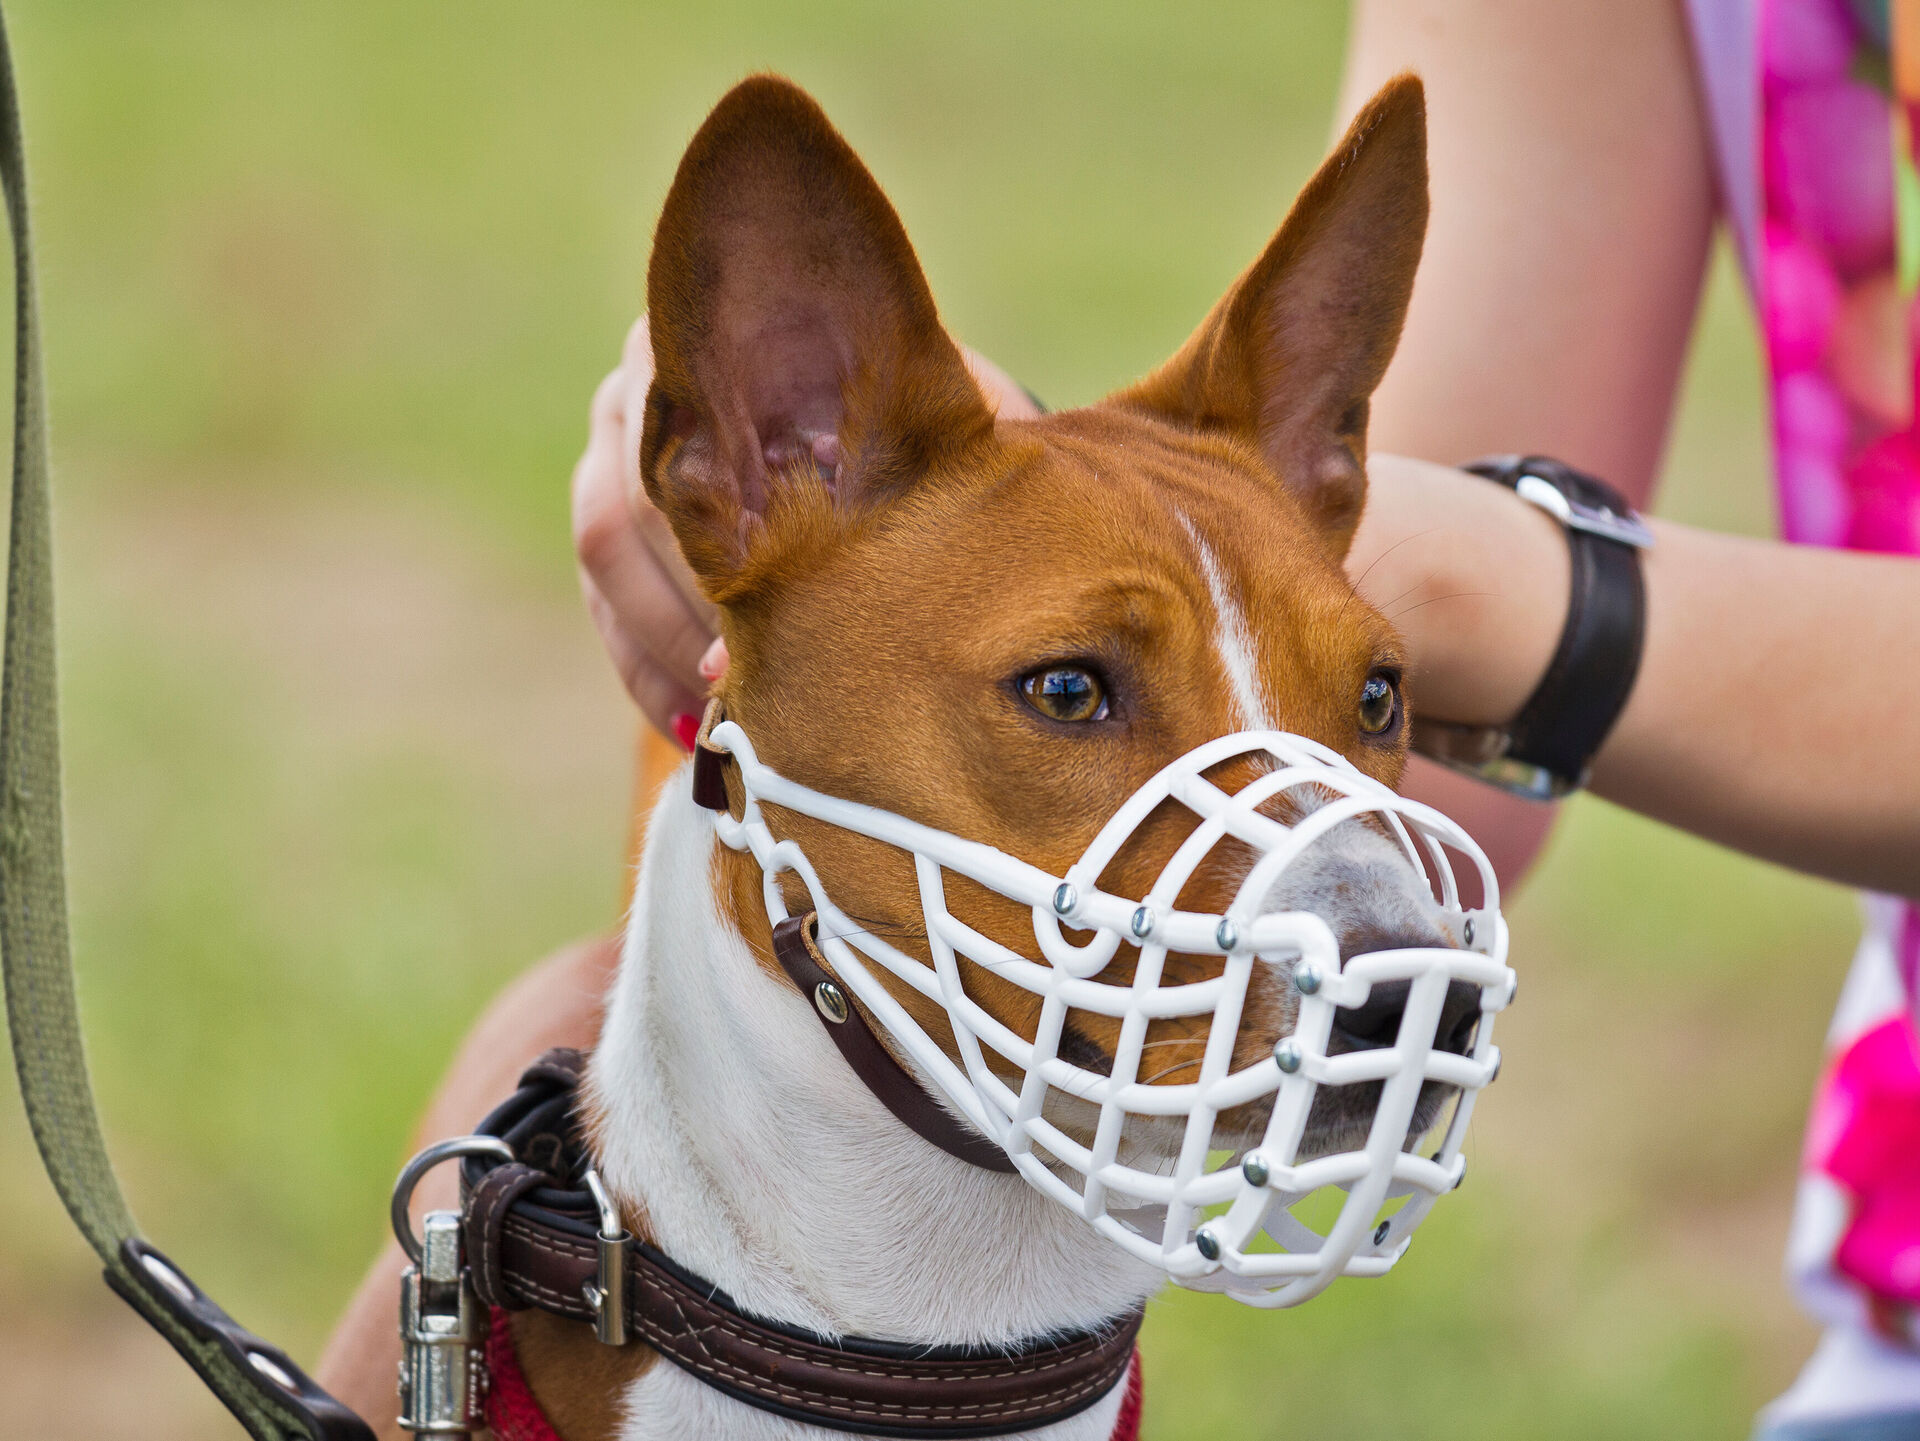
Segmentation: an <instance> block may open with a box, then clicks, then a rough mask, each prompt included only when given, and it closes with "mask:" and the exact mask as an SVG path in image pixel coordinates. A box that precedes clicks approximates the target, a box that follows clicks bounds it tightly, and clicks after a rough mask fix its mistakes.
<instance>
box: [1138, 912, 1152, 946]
mask: <svg viewBox="0 0 1920 1441" xmlns="http://www.w3.org/2000/svg"><path fill="white" fill-rule="evenodd" d="M1152 934H1153V912H1152V910H1151V909H1149V908H1148V907H1146V906H1142V907H1140V909H1139V910H1137V911H1135V912H1134V913H1133V935H1134V939H1135V940H1141V941H1144V940H1145V939H1146V938H1147V937H1148V936H1150V935H1152Z"/></svg>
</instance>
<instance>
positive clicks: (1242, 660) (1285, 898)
mask: <svg viewBox="0 0 1920 1441" xmlns="http://www.w3.org/2000/svg"><path fill="white" fill-rule="evenodd" d="M1175 514H1176V515H1178V516H1179V520H1180V524H1181V526H1182V527H1183V528H1184V529H1185V530H1186V532H1187V537H1188V539H1190V540H1191V541H1192V542H1193V546H1194V550H1195V552H1196V553H1197V554H1198V556H1199V559H1200V573H1201V575H1202V576H1204V577H1205V578H1206V582H1207V593H1208V595H1209V597H1210V598H1211V599H1212V601H1213V614H1214V627H1213V644H1214V649H1215V651H1216V652H1217V653H1218V654H1219V656H1220V664H1221V667H1222V668H1223V669H1224V670H1225V671H1226V675H1227V689H1228V693H1229V694H1230V695H1231V696H1232V699H1233V704H1234V708H1235V710H1236V711H1237V712H1238V716H1237V719H1238V722H1239V724H1238V727H1237V728H1238V729H1240V730H1278V729H1280V726H1279V724H1278V723H1277V722H1276V721H1275V720H1274V708H1273V705H1272V703H1271V702H1270V701H1269V700H1268V698H1267V693H1266V689H1265V687H1264V686H1262V685H1261V684H1260V673H1259V669H1258V667H1257V665H1256V660H1255V657H1256V652H1255V649H1254V640H1253V632H1252V629H1251V627H1249V625H1248V624H1247V614H1246V612H1245V611H1244V610H1242V609H1241V607H1240V603H1239V601H1238V600H1236V599H1235V597H1234V594H1233V592H1232V591H1231V590H1230V589H1228V587H1227V575H1226V570H1225V568H1224V567H1223V566H1222V565H1221V564H1220V557H1219V556H1218V555H1216V554H1215V553H1214V550H1213V547H1212V546H1210V545H1208V544H1207V542H1206V541H1205V540H1204V539H1203V538H1202V537H1201V535H1200V531H1199V528H1198V527H1197V526H1195V525H1194V523H1193V522H1192V521H1191V520H1189V519H1188V518H1187V517H1186V516H1185V515H1180V513H1179V512H1177V511H1176V512H1175ZM1335 799H1337V797H1336V796H1335V795H1334V793H1333V792H1331V791H1328V790H1326V789H1325V788H1323V787H1321V786H1307V787H1304V788H1302V789H1300V790H1297V791H1295V792H1294V793H1293V800H1294V803H1295V805H1297V806H1298V807H1299V810H1300V818H1302V819H1304V818H1305V816H1307V815H1311V814H1312V813H1313V812H1314V811H1316V810H1318V809H1319V808H1320V807H1321V806H1322V805H1324V804H1326V803H1328V802H1329V801H1332V800H1335ZM1263 909H1265V910H1270V911H1287V910H1302V911H1311V912H1313V913H1314V914H1315V915H1318V916H1319V917H1320V918H1321V919H1323V920H1325V921H1326V922H1327V923H1328V924H1329V925H1330V926H1331V927H1332V928H1333V932H1334V934H1335V935H1336V936H1338V937H1339V938H1340V940H1341V942H1342V949H1343V950H1344V949H1347V948H1348V945H1349V944H1350V943H1351V942H1353V941H1354V940H1356V939H1358V938H1363V937H1366V938H1376V939H1385V938H1391V939H1392V940H1393V941H1395V942H1397V943H1401V944H1406V945H1446V944H1448V941H1447V939H1446V936H1445V934H1444V932H1443V931H1442V929H1441V928H1440V926H1439V923H1438V921H1437V919H1436V917H1437V915H1438V903H1437V902H1436V901H1435V899H1434V896H1433V891H1432V888H1431V887H1430V886H1429V885H1428V884H1427V881H1426V877H1425V876H1423V875H1421V873H1420V872H1419V871H1418V869H1416V868H1415V867H1414V866H1413V864H1412V863H1411V862H1410V861H1408V859H1407V857H1406V854H1405V852H1403V851H1402V850H1401V849H1400V847H1399V846H1398V845H1396V844H1395V843H1394V842H1393V841H1391V840H1389V839H1388V838H1387V837H1386V836H1385V835H1383V834H1382V833H1381V832H1379V831H1377V830H1375V829H1374V828H1373V827H1372V826H1369V825H1368V824H1366V823H1365V822H1364V821H1363V820H1361V819H1359V818H1357V817H1356V818H1355V819H1353V820H1348V821H1343V822H1341V823H1340V824H1339V825H1337V826H1335V827H1333V829H1332V830H1330V831H1328V832H1327V833H1326V834H1325V835H1323V836H1321V837H1320V839H1319V840H1317V841H1315V842H1314V843H1313V844H1312V845H1311V846H1309V847H1308V848H1307V849H1306V851H1305V852H1304V853H1302V855H1301V857H1300V859H1299V860H1297V861H1295V862H1294V864H1293V865H1291V866H1289V867H1288V868H1287V873H1286V875H1284V876H1283V877H1282V878H1281V879H1280V880H1279V881H1278V882H1277V883H1276V884H1275V886H1274V888H1273V890H1272V892H1271V893H1269V895H1268V896H1267V897H1266V903H1265V905H1264V906H1263Z"/></svg>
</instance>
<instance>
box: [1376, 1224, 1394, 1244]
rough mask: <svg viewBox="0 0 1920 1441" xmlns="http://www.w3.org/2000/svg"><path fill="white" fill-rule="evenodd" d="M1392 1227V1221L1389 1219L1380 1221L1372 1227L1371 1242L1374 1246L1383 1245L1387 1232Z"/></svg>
mask: <svg viewBox="0 0 1920 1441" xmlns="http://www.w3.org/2000/svg"><path fill="white" fill-rule="evenodd" d="M1392 1229H1393V1222H1391V1221H1382V1222H1381V1223H1380V1224H1379V1225H1377V1226H1375V1227H1374V1228H1373V1244H1374V1245H1376V1246H1379V1245H1383V1244H1384V1243H1385V1242H1386V1239H1387V1233H1388V1232H1389V1231H1391V1230H1392Z"/></svg>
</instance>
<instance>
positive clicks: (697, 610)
mask: <svg viewBox="0 0 1920 1441" xmlns="http://www.w3.org/2000/svg"><path fill="white" fill-rule="evenodd" d="M961 355H962V356H963V357H964V359H965V360H966V362H967V368H968V369H969V370H970V371H972V372H973V378H974V380H975V381H976V382H977V383H978V384H979V386H980V389H981V391H982V393H983V394H985V396H986V398H987V402H988V404H990V405H992V406H993V407H994V409H995V410H996V411H997V412H998V413H999V414H1000V415H1001V416H1003V417H1005V418H1006V419H1009V420H1030V419H1033V418H1034V417H1036V416H1038V415H1039V414H1040V410H1039V407H1038V406H1036V405H1035V404H1034V402H1033V399H1032V397H1030V396H1029V395H1028V394H1027V393H1026V391H1024V390H1022V389H1021V388H1020V387H1019V386H1018V385H1016V384H1015V383H1014V381H1013V379H1012V378H1011V377H1010V376H1008V375H1007V373H1006V372H1005V371H1003V370H1001V369H1000V368H999V367H998V366H996V365H994V364H993V362H992V361H990V360H986V359H984V358H983V357H981V356H979V355H976V354H974V353H973V352H972V351H971V350H968V349H967V348H966V347H965V346H962V347H961ZM652 383H653V342H652V339H651V337H650V336H649V334H648V332H647V318H646V316H644V315H643V316H641V317H640V318H639V319H638V320H636V321H635V322H634V323H633V328H632V329H631V330H629V331H628V332H627V341H626V345H625V347H624V348H623V350H622V352H621V356H620V363H619V365H617V366H615V367H614V369H613V371H612V373H611V374H609V375H608V376H607V378H606V379H605V380H603V381H601V382H600V387H599V389H598V390H596V391H595V392H594V395H593V404H592V406H591V407H590V408H589V410H588V416H587V447H586V449H585V451H583V452H582V453H581V456H580V460H579V462H578V463H577V464H576V465H575V466H574V468H573V545H574V551H575V553H576V555H577V556H578V557H579V561H580V589H581V591H582V593H583V594H584V595H585V597H586V602H587V611H588V613H589V614H590V615H591V616H592V617H593V623H594V626H595V628H596V629H598V630H599V632H600V639H601V642H602V643H603V644H604V645H605V646H606V648H607V655H608V656H609V657H610V658H611V659H612V661H613V665H614V669H615V670H616V671H618V672H619V674H620V679H621V682H622V683H623V684H624V685H625V686H626V688H627V690H628V692H629V693H630V694H631V695H632V696H633V698H634V700H635V701H636V702H638V704H639V706H640V709H641V711H642V712H644V713H645V715H646V717H647V719H648V720H649V721H651V722H652V723H653V724H654V726H656V727H657V728H658V729H659V730H661V731H662V732H664V733H665V734H667V735H671V736H673V737H674V738H675V739H677V740H678V741H679V742H680V744H681V745H682V746H685V747H687V748H688V749H691V748H692V746H693V737H694V733H695V731H696V730H697V729H698V728H699V723H700V722H699V717H700V710H701V706H702V700H701V697H702V696H704V695H705V694H706V691H707V688H708V686H709V685H711V684H712V683H713V682H714V681H716V680H718V679H719V678H720V677H721V676H722V675H723V674H725V673H726V669H727V647H726V642H725V641H724V640H722V639H720V638H719V637H718V635H717V634H716V631H717V625H716V618H715V612H714V608H713V605H712V604H711V603H710V602H709V601H708V600H707V599H706V597H705V596H703V595H702V594H701V593H700V587H699V584H698V583H697V582H696V581H695V580H694V578H693V572H692V571H690V570H689V569H688V568H687V563H686V561H684V560H683V559H682V558H681V556H680V547H679V545H678V543H677V542H676V541H675V540H674V538H673V531H672V530H671V529H670V528H669V527H668V525H667V520H666V517H665V516H663V515H662V514H661V513H660V512H659V511H658V510H656V509H655V508H654V507H653V506H652V505H651V504H650V503H649V502H648V500H647V497H646V492H645V490H644V488H643V487H642V486H641V484H640V429H641V425H642V422H643V421H644V419H645V415H646V401H647V389H648V387H649V386H650V385H652Z"/></svg>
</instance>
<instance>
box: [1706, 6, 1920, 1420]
mask: <svg viewBox="0 0 1920 1441" xmlns="http://www.w3.org/2000/svg"><path fill="white" fill-rule="evenodd" d="M1688 10H1689V14H1690V18H1691V20H1692V23H1693V34H1694V43H1695V49H1696V52H1697V54H1698V57H1699V62H1700V71H1701V80H1702V86H1703V91H1704V94H1705V97H1706V101H1707V108H1708V112H1709V115H1710V118H1711V121H1712V125H1713V130H1714V139H1715V144H1716V148H1717V152H1718V156H1719V161H1720V173H1721V191H1722V200H1723V208H1724V210H1725V213H1726V216H1727V220H1728V223H1729V225H1730V227H1731V228H1732V230H1733V233H1734V236H1735V239H1736V243H1737V245H1738V247H1739V250H1740V255H1741V259H1742V262H1743V264H1744V266H1745V268H1746V271H1747V274H1748V278H1749V280H1750V282H1751V283H1752V286H1753V289H1754V293H1755V296H1756V298H1757V302H1758V307H1759V312H1760V320H1761V330H1762V334H1763V336H1764V338H1765V341H1766V347H1767V359H1768V368H1769V382H1770V392H1771V399H1772V403H1773V404H1772V410H1773V438H1774V447H1775V457H1776V482H1777V488H1778V494H1779V501H1780V527H1781V532H1782V534H1783V535H1784V536H1785V537H1786V538H1787V539H1789V540H1792V541H1797V542H1801V543H1804V544H1811V545H1830V546H1847V547H1850V548H1854V549H1860V550H1875V551H1886V552H1893V553H1899V554H1911V555H1916V556H1920V432H1917V431H1916V428H1915V396H1916V388H1917V387H1916V372H1915V363H1914V355H1915V346H1914V343H1913V333H1914V328H1915V326H1916V323H1920V315H1917V312H1916V308H1915V304H1914V290H1915V281H1916V279H1920V179H1916V176H1915V172H1914V167H1913V151H1914V145H1913V138H1914V137H1915V136H1916V134H1920V44H1914V43H1912V42H1914V41H1920V34H1916V35H1913V36H1905V35H1900V36H1896V35H1895V33H1894V32H1895V30H1896V29H1901V28H1904V27H1896V26H1894V25H1893V24H1892V23H1891V19H1890V15H1889V7H1888V5H1887V3H1886V0H1689V5H1688ZM1907 12H1909V5H1908V3H1907V0H1899V4H1898V5H1897V7H1896V9H1895V13H1896V14H1900V15H1901V17H1902V18H1903V19H1905V18H1907ZM1911 15H1912V18H1913V20H1915V21H1917V22H1920V5H1916V6H1913V7H1912V8H1911ZM1902 42H1906V43H1902ZM1865 911H1866V921H1867V926H1866V935H1865V937H1864V939H1863V940H1862V943H1861V947H1860V951H1859V953H1858V955H1857V956H1856V958H1855V961H1854V966H1853V970H1852V972H1851V974H1850V976H1849V978H1848V981H1847V985H1846V988H1845V991H1844V992H1843V994H1842V997H1841V1001H1840V1006H1839V1010H1838V1012H1837V1013H1836V1014H1835V1016H1834V1021H1833V1026H1832V1028H1831V1030H1830V1032H1829V1035H1828V1062H1827V1066H1826V1068H1825V1071H1824V1074H1823V1075H1822V1078H1821V1080H1820V1083H1819V1087H1818V1090H1817V1091H1816V1093H1815V1096H1814V1102H1813V1110H1812V1115H1811V1118H1810V1121H1809V1125H1808V1131H1807V1142H1806V1148H1805V1152H1804V1155H1803V1158H1802V1179H1801V1185H1800V1194H1799V1200H1798V1204H1797V1207H1796V1211H1795V1216H1794V1227H1793V1234H1792V1238H1791V1241H1790V1243H1789V1254H1788V1272H1789V1275H1790V1277H1791V1278H1792V1280H1793V1282H1794V1285H1795V1289H1796V1290H1797V1292H1798V1293H1799V1295H1800V1298H1801V1301H1802V1303H1803V1304H1804V1305H1805V1306H1806V1307H1807V1309H1808V1310H1809V1311H1810V1312H1812V1313H1813V1314H1814V1315H1815V1316H1816V1317H1818V1318H1819V1319H1820V1320H1822V1321H1824V1322H1825V1323H1827V1326H1828V1328H1829V1329H1828V1332H1827V1335H1826V1337H1825V1339H1824V1340H1823V1341H1822V1344H1821V1347H1820V1349H1819V1351H1818V1352H1816V1354H1815V1356H1814V1359H1813V1360H1812V1361H1811V1362H1809V1363H1808V1366H1807V1369H1806V1371H1805V1372H1804V1373H1803V1374H1802V1376H1801V1378H1800V1380H1799V1381H1798V1382H1797V1383H1796V1384H1795V1386H1794V1387H1793V1389H1792V1390H1791V1391H1789V1392H1788V1393H1787V1395H1785V1396H1783V1397H1782V1398H1781V1399H1780V1401H1778V1402H1776V1403H1775V1405H1774V1406H1773V1407H1772V1408H1770V1409H1769V1412H1768V1415H1767V1417H1766V1418H1765V1419H1766V1421H1767V1423H1768V1424H1769V1425H1772V1426H1775V1427H1779V1428H1781V1431H1780V1434H1783V1435H1785V1434H1789V1433H1791V1434H1816V1432H1814V1431H1809V1430H1807V1429H1806V1428H1807V1427H1808V1426H1809V1425H1812V1424H1815V1423H1819V1422H1821V1421H1824V1420H1829V1419H1833V1418H1845V1417H1863V1416H1869V1415H1871V1416H1878V1417H1884V1418H1889V1419H1891V1418H1895V1417H1904V1416H1906V1415H1908V1414H1911V1415H1912V1417H1913V1418H1914V1434H1916V1435H1920V1319H1917V1318H1920V1033H1917V1032H1916V1021H1917V1019H1920V1007H1917V1006H1916V972H1917V971H1920V911H1916V909H1915V907H1914V906H1912V905H1911V904H1908V903H1906V902H1903V901H1899V900H1895V899H1892V898H1889V897H1869V898H1868V899H1867V901H1866V904H1865ZM1901 1434H1905V1433H1904V1432H1902V1433H1901Z"/></svg>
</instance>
